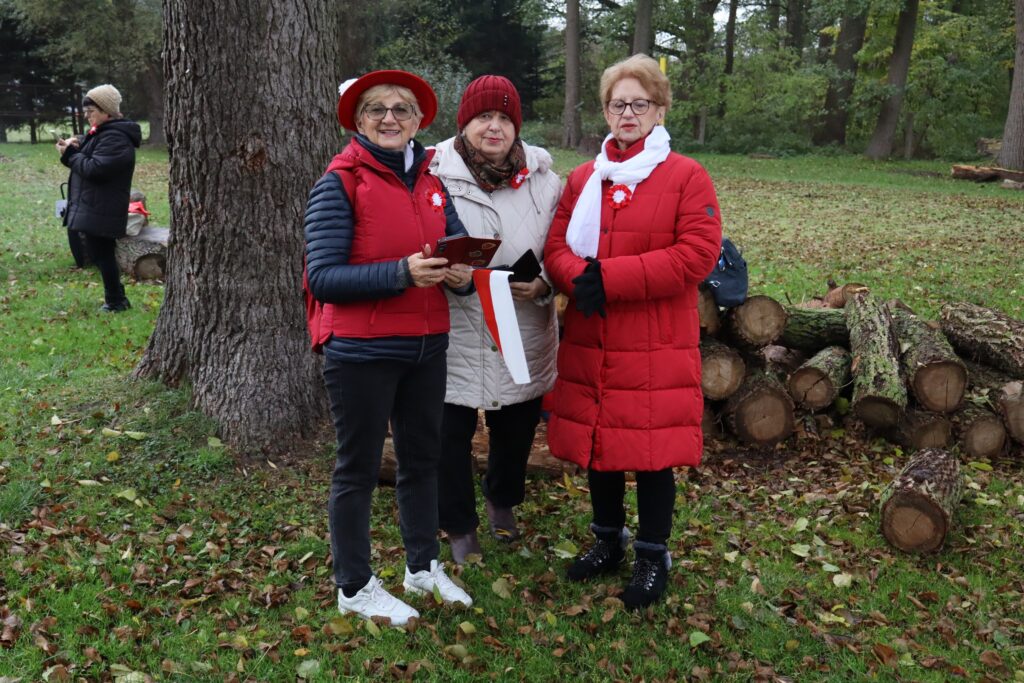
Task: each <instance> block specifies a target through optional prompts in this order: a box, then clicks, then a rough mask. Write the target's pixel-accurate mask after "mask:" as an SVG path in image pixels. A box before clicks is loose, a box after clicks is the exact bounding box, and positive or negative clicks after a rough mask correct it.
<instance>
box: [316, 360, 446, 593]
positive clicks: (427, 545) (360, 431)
mask: <svg viewBox="0 0 1024 683" xmlns="http://www.w3.org/2000/svg"><path fill="white" fill-rule="evenodd" d="M446 374H447V363H446V360H445V354H443V353H440V354H437V355H435V356H434V357H433V358H430V359H427V360H424V361H420V362H409V361H396V360H379V361H370V362H366V363H351V362H344V361H337V360H331V359H330V358H325V359H324V383H325V384H326V385H327V393H328V395H329V396H330V403H331V415H332V416H333V418H334V429H335V432H336V433H337V437H338V448H337V460H336V462H335V465H334V476H333V478H332V480H331V497H330V501H329V503H328V515H329V517H328V522H329V526H330V530H331V554H332V555H333V557H334V581H335V583H336V584H337V585H338V587H339V588H346V589H349V590H350V591H351V590H353V589H359V588H362V587H363V586H365V585H366V582H367V581H369V580H370V576H371V575H372V573H373V572H372V571H371V569H370V505H371V502H372V500H373V490H374V488H376V486H377V479H378V477H379V474H380V461H381V454H382V451H383V448H384V439H385V437H386V436H387V431H388V421H389V419H390V421H391V429H392V434H393V440H394V445H395V455H396V457H397V459H398V475H397V481H396V484H395V496H396V498H397V499H398V516H399V525H400V528H401V532H402V541H403V542H404V544H405V555H406V564H408V566H409V568H410V569H412V570H413V571H419V570H421V569H427V568H429V567H430V561H431V560H436V559H437V555H438V550H439V547H438V542H437V463H438V460H439V459H440V454H441V413H442V406H443V405H444V392H445V376H446Z"/></svg>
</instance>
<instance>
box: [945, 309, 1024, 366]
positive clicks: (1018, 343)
mask: <svg viewBox="0 0 1024 683" xmlns="http://www.w3.org/2000/svg"><path fill="white" fill-rule="evenodd" d="M940 317H941V320H942V331H943V332H945V333H946V336H947V337H949V341H951V342H952V343H953V348H955V349H956V350H957V352H958V353H959V354H960V355H961V356H964V357H965V358H968V359H970V360H974V361H981V362H982V363H985V364H986V365H991V366H992V367H994V368H996V369H998V370H1002V371H1003V372H1006V373H1008V374H1009V375H1010V376H1011V377H1012V378H1013V379H1024V322H1022V321H1020V320H1014V319H1013V318H1010V317H1008V316H1005V315H1003V314H1002V313H999V312H998V311H994V310H992V309H991V308H985V307H984V306H976V305H975V304H969V303H953V304H945V305H943V307H942V310H941V311H940Z"/></svg>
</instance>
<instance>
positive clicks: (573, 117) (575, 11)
mask: <svg viewBox="0 0 1024 683" xmlns="http://www.w3.org/2000/svg"><path fill="white" fill-rule="evenodd" d="M579 143H580V0H566V3H565V109H564V111H563V114H562V147H569V148H573V147H576V145H578V144H579Z"/></svg>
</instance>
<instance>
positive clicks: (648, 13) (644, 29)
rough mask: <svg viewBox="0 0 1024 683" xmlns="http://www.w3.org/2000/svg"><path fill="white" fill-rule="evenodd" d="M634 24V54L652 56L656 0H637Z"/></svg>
mask: <svg viewBox="0 0 1024 683" xmlns="http://www.w3.org/2000/svg"><path fill="white" fill-rule="evenodd" d="M634 4H635V6H636V14H635V17H636V19H635V20H634V22H633V54H638V53H641V52H642V53H643V54H645V55H649V54H651V51H652V50H653V49H654V0H636V1H635V3H634Z"/></svg>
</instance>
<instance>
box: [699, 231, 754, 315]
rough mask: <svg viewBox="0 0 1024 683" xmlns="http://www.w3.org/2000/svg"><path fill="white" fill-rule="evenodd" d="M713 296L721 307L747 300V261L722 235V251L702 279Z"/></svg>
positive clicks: (736, 304) (737, 304)
mask: <svg viewBox="0 0 1024 683" xmlns="http://www.w3.org/2000/svg"><path fill="white" fill-rule="evenodd" d="M704 284H706V285H707V286H708V289H710V290H711V293H712V294H713V295H714V297H715V303H716V304H718V305H719V306H721V307H722V308H732V307H733V306H739V305H740V304H741V303H743V302H744V301H746V300H747V262H746V261H745V260H743V255H742V254H741V253H740V250H739V249H737V248H736V245H735V244H733V243H732V240H730V239H729V238H728V237H725V236H724V235H723V236H722V251H721V252H719V255H718V263H716V264H715V269H714V270H712V271H711V274H710V275H708V276H707V277H706V278H705V279H704Z"/></svg>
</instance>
